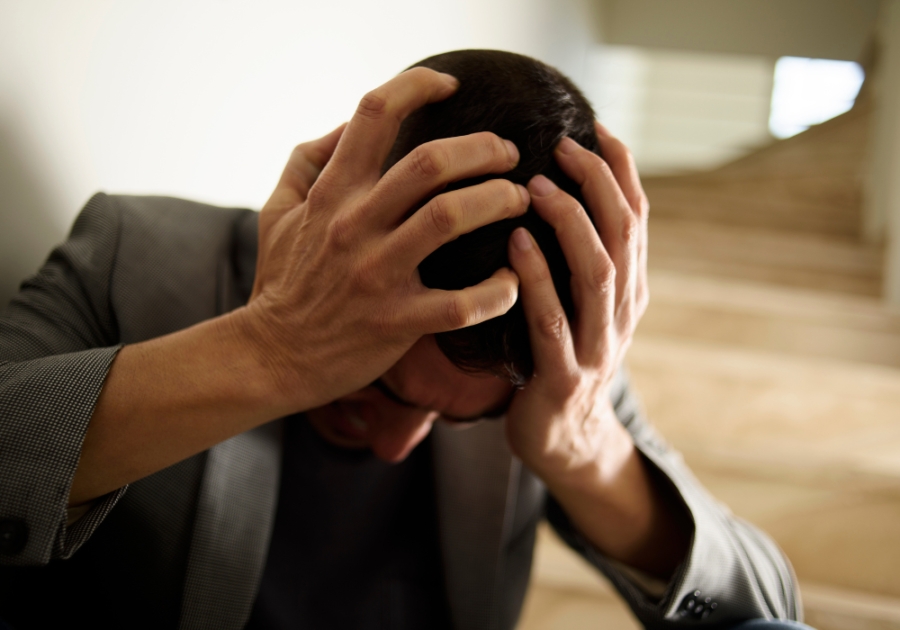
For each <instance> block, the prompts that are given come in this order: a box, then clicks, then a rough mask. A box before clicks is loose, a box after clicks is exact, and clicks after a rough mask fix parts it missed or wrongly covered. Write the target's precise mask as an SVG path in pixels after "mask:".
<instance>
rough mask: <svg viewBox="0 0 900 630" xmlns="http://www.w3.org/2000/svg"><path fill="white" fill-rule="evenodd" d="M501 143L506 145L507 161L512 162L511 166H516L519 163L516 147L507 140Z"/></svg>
mask: <svg viewBox="0 0 900 630" xmlns="http://www.w3.org/2000/svg"><path fill="white" fill-rule="evenodd" d="M503 142H504V143H505V144H506V150H507V152H509V159H510V160H512V163H513V164H518V163H519V149H517V148H516V145H514V144H513V143H512V142H511V141H509V140H504V141H503Z"/></svg>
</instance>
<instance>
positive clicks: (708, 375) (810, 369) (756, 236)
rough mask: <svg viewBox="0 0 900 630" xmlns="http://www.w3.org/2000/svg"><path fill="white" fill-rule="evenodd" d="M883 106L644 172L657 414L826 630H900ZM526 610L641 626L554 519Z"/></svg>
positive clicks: (645, 332) (645, 354) (894, 363)
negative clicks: (697, 169) (681, 170)
mask: <svg viewBox="0 0 900 630" xmlns="http://www.w3.org/2000/svg"><path fill="white" fill-rule="evenodd" d="M869 116H870V107H869V104H868V103H867V101H866V98H865V95H861V96H860V98H859V99H858V101H857V105H856V107H854V109H853V110H851V111H850V112H847V113H846V114H843V115H842V116H839V117H837V118H835V119H833V120H830V121H828V122H826V123H823V124H822V125H818V126H816V127H813V128H811V129H809V130H808V131H806V132H804V133H802V134H799V135H797V136H794V137H793V138H789V139H787V140H782V141H779V142H774V143H772V144H770V145H768V146H767V147H765V148H763V149H760V150H758V151H756V152H755V153H752V154H750V155H748V156H746V157H744V158H742V159H740V160H738V161H736V162H733V163H731V164H728V165H726V166H724V167H721V168H719V169H717V170H714V171H710V172H706V173H699V174H691V175H684V176H678V177H657V178H650V179H646V180H645V181H644V186H645V189H646V191H647V194H648V197H649V198H650V203H651V221H650V249H649V252H650V255H649V267H650V272H649V278H650V279H649V281H650V290H651V303H650V307H649V309H648V311H647V314H646V315H645V317H644V319H643V320H642V322H641V325H640V327H639V330H638V333H637V335H636V338H635V341H634V344H633V347H632V349H631V350H630V352H629V356H628V366H629V369H630V370H631V373H632V377H633V380H634V382H635V384H636V386H637V388H638V390H639V391H640V393H641V394H642V397H643V400H644V403H645V407H646V409H647V412H648V414H649V417H650V418H651V420H653V422H654V423H655V424H656V425H657V426H658V427H659V428H660V430H661V431H662V433H663V434H664V435H665V436H666V437H667V438H668V440H669V441H670V442H671V443H672V444H673V446H675V447H676V448H678V449H679V450H680V451H681V452H682V453H683V454H684V456H685V460H686V461H687V463H688V464H689V465H690V466H691V468H692V469H693V470H694V472H695V473H696V474H697V476H698V477H699V478H700V479H701V481H702V482H703V483H704V484H705V485H706V486H707V488H709V489H710V491H711V492H712V493H713V494H714V495H715V496H716V497H718V498H719V499H721V500H722V501H724V502H725V503H727V504H728V505H729V506H730V507H731V509H732V510H733V511H734V513H735V514H737V515H738V516H741V517H743V518H746V519H748V520H750V521H752V522H754V523H756V524H757V525H758V526H760V527H762V528H763V529H765V530H766V531H767V532H769V533H770V534H771V535H772V536H773V537H774V538H775V540H776V541H777V542H778V543H779V545H780V546H781V547H782V549H783V550H784V551H785V553H786V554H787V555H788V557H789V558H790V559H791V561H792V563H793V565H794V568H795V570H796V572H797V575H798V577H799V580H800V584H801V590H802V594H803V599H804V604H805V610H806V621H807V623H809V624H810V625H813V626H814V627H816V628H819V629H820V630H832V629H835V630H836V629H838V628H840V629H842V630H844V629H857V630H869V629H876V628H877V629H888V628H890V629H900V570H898V567H900V313H898V312H897V311H889V310H887V309H886V308H885V307H884V306H883V305H882V304H881V301H880V298H879V294H880V286H881V268H882V262H881V261H882V252H881V249H880V248H879V247H877V246H873V245H869V244H866V243H864V242H862V240H861V239H860V231H861V230H860V227H861V204H862V183H863V179H864V177H865V173H866V164H865V155H866V141H867V136H868V119H869ZM533 578H534V579H533V584H534V585H533V588H532V590H531V593H530V595H529V599H528V600H527V602H526V609H525V613H524V615H523V620H522V624H521V626H520V627H521V628H523V629H525V630H537V629H541V630H545V629H550V628H568V629H571V630H579V629H580V628H597V627H603V628H622V629H630V628H638V625H637V623H636V622H635V621H634V619H633V617H632V616H631V615H630V613H629V612H628V611H627V610H626V609H625V607H624V606H623V605H622V604H621V603H620V602H619V601H618V599H616V598H615V597H614V596H613V594H612V592H611V590H610V588H609V586H608V585H607V584H605V583H604V582H603V581H602V579H601V578H598V577H597V576H596V575H595V573H594V572H593V571H592V570H591V569H589V568H588V567H587V566H586V565H584V563H583V562H582V561H581V560H580V558H578V557H576V556H574V555H573V554H571V553H570V552H569V551H568V550H567V549H566V548H564V547H563V546H562V545H561V543H559V541H558V539H556V538H555V536H554V535H553V534H552V533H551V532H550V531H549V529H544V530H541V532H540V536H539V544H538V548H537V558H536V564H535V570H534V575H533Z"/></svg>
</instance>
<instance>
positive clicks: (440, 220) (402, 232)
mask: <svg viewBox="0 0 900 630" xmlns="http://www.w3.org/2000/svg"><path fill="white" fill-rule="evenodd" d="M529 202H530V197H529V195H528V191H527V190H526V189H525V187H524V186H521V185H519V184H513V183H512V182H511V181H509V180H506V179H492V180H490V181H487V182H484V183H482V184H478V185H476V186H467V187H466V188H460V189H459V190H453V191H450V192H447V193H444V194H442V195H438V196H437V197H435V198H434V199H432V200H431V201H429V202H428V203H427V204H425V205H424V206H422V207H421V208H420V209H419V210H418V211H417V212H416V213H415V214H413V215H412V216H411V217H410V218H409V219H407V220H406V221H404V222H403V223H402V224H401V225H400V226H399V227H398V228H397V229H396V230H394V231H393V232H391V233H390V235H389V236H388V238H387V240H386V241H385V244H384V247H385V251H387V252H390V253H391V257H392V258H393V259H394V260H395V261H396V263H397V268H398V269H413V268H415V267H417V266H418V265H419V263H420V262H422V261H423V260H424V259H425V258H426V257H427V256H428V255H429V254H431V253H432V252H433V251H434V250H436V249H437V248H438V247H440V246H441V245H443V244H444V243H448V242H450V241H452V240H454V239H456V238H458V237H459V236H460V235H462V234H466V233H468V232H471V231H472V230H474V229H476V228H479V227H481V226H483V225H487V224H488V223H494V222H495V221H500V220H502V219H509V218H512V217H517V216H519V215H522V214H524V213H525V211H526V210H528V204H529Z"/></svg>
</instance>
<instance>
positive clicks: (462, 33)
mask: <svg viewBox="0 0 900 630" xmlns="http://www.w3.org/2000/svg"><path fill="white" fill-rule="evenodd" d="M589 13H590V11H589V7H588V3H587V0H431V1H427V0H381V1H380V2H371V1H365V0H345V1H342V2H325V1H320V2H312V1H308V0H300V1H291V0H257V1H256V2H253V3H249V2H238V1H237V0H180V1H179V0H153V1H150V0H78V1H77V2H72V1H69V0H27V1H26V0H0V300H2V301H3V303H5V301H6V299H7V298H8V296H9V295H11V293H12V291H13V290H14V288H15V286H16V284H17V283H18V281H19V280H20V279H21V278H22V277H23V276H25V275H28V274H30V273H33V272H34V270H35V269H36V268H37V267H38V266H39V264H40V262H41V261H42V260H43V258H44V257H45V256H46V254H47V252H48V251H49V248H50V247H51V246H52V245H53V244H54V243H55V242H58V241H59V240H60V239H61V238H63V236H64V234H65V231H66V230H67V229H68V226H69V224H70V223H71V221H72V219H73V217H74V215H75V213H76V212H77V211H78V209H79V208H80V206H81V205H82V204H83V203H84V201H85V200H86V199H87V198H88V197H89V196H90V195H91V194H92V193H93V192H95V191H97V190H104V191H109V192H115V193H134V194H166V195H176V196H183V197H189V198H193V199H198V200H202V201H206V202H211V203H217V204H223V205H244V206H250V207H256V208H258V207H260V206H261V205H262V203H263V202H264V201H265V199H266V197H267V196H268V193H269V192H270V190H271V187H272V186H273V184H274V183H275V181H276V178H277V176H278V174H279V173H280V170H281V167H282V166H283V163H284V160H285V159H286V157H287V155H288V153H289V152H290V149H291V148H292V147H293V146H294V145H295V144H296V143H298V142H301V141H303V140H306V139H310V138H313V137H317V136H320V135H322V134H324V133H325V132H327V131H328V130H330V129H332V128H333V127H335V126H337V125H338V124H339V123H340V122H342V121H344V120H346V119H347V118H348V117H349V116H350V115H351V114H352V113H353V110H354V107H355V105H356V103H357V101H358V100H359V98H360V97H361V96H362V95H363V94H364V93H365V92H366V91H367V90H369V89H371V88H373V87H375V86H377V85H379V84H381V83H383V82H384V81H386V80H387V79H389V78H390V77H391V76H393V75H394V74H396V73H397V72H399V71H400V70H402V69H403V68H405V67H406V66H408V65H410V64H411V63H414V62H415V61H417V60H419V59H421V58H424V57H426V56H429V55H432V54H436V53H439V52H444V51H447V50H455V49H460V48H499V49H505V50H511V51H514V52H521V53H524V54H529V55H532V56H535V57H538V58H540V59H543V60H545V61H547V62H549V63H551V64H554V65H557V66H558V67H560V69H562V70H563V71H565V72H568V73H569V74H570V75H571V76H572V78H573V79H574V80H576V82H577V81H579V80H580V79H581V74H582V73H583V67H584V59H585V54H586V50H587V48H588V46H589V44H590V31H591V29H592V28H594V26H595V22H594V21H593V18H592V17H588V16H589Z"/></svg>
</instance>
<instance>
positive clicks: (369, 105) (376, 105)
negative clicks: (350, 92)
mask: <svg viewBox="0 0 900 630" xmlns="http://www.w3.org/2000/svg"><path fill="white" fill-rule="evenodd" d="M387 110H388V99H387V97H386V96H385V95H384V92H383V91H382V90H381V88H378V89H375V90H372V91H371V92H369V93H368V94H366V95H365V96H363V97H362V98H361V99H360V100H359V105H358V106H357V108H356V113H357V114H359V115H360V116H363V117H365V118H370V119H376V120H377V119H379V118H381V117H383V116H384V114H385V113H386V112H387Z"/></svg>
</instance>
